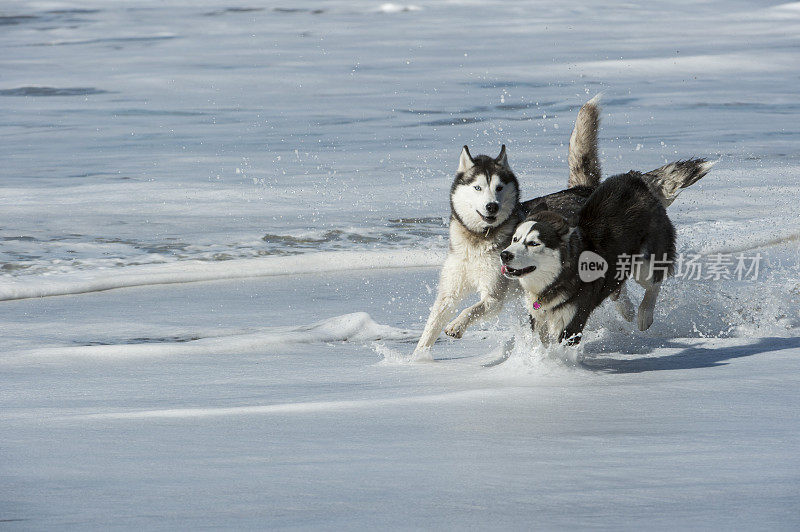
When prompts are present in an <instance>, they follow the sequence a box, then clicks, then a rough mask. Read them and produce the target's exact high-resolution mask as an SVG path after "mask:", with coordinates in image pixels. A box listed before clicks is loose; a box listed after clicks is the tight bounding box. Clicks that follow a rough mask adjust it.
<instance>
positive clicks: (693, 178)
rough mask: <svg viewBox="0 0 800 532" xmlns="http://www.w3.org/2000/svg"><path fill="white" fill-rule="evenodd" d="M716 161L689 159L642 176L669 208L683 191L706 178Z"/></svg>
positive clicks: (666, 165)
mask: <svg viewBox="0 0 800 532" xmlns="http://www.w3.org/2000/svg"><path fill="white" fill-rule="evenodd" d="M715 164H716V161H708V160H706V159H689V160H686V161H676V162H674V163H669V164H665V165H664V166H662V167H661V168H656V169H655V170H651V171H649V172H647V173H646V174H643V175H642V179H644V180H645V182H646V183H647V184H648V185H649V186H650V190H651V191H652V192H653V193H654V194H655V195H656V197H657V198H658V199H660V200H661V203H663V204H664V207H669V206H670V205H671V204H672V202H673V201H675V198H677V197H678V194H680V192H681V190H683V189H684V188H686V187H688V186H691V185H693V184H695V183H697V182H698V181H699V180H700V179H701V178H702V177H703V176H705V175H706V174H707V173H708V171H709V170H711V167H712V166H714V165H715Z"/></svg>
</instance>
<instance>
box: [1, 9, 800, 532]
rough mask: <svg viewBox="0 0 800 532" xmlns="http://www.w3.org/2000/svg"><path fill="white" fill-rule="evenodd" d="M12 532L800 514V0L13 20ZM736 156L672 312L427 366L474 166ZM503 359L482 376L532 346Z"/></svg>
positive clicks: (50, 13) (7, 275)
mask: <svg viewBox="0 0 800 532" xmlns="http://www.w3.org/2000/svg"><path fill="white" fill-rule="evenodd" d="M0 29H2V31H0V50H2V52H3V53H2V54H0V70H1V71H2V73H3V74H2V77H0V111H1V112H0V157H1V159H0V160H2V161H3V165H2V168H0V194H2V197H3V199H4V207H3V209H2V210H1V212H0V331H1V332H2V334H0V523H2V524H3V527H5V528H9V529H12V528H18V529H65V528H68V529H109V528H114V529H117V528H120V529H141V528H145V529H175V528H184V529H189V528H192V529H193V528H200V527H214V528H236V529H240V528H242V529H253V528H301V529H309V528H314V529H342V528H347V529H353V528H375V527H382V528H384V527H385V528H447V529H463V528H484V529H485V528H511V529H529V528H543V529H553V528H556V529H559V528H569V529H575V528H605V529H620V528H623V529H632V528H645V527H647V528H654V529H674V528H689V529H708V528H715V529H719V528H735V529H785V530H796V529H797V528H798V527H800V511H798V508H800V393H798V389H800V387H799V386H798V385H799V384H800V383H799V382H798V381H800V310H799V309H800V216H798V207H797V205H798V203H800V184H798V175H800V156H799V155H798V153H799V152H798V148H799V147H800V125H798V124H800V120H798V118H800V105H799V104H798V103H797V82H798V70H797V65H798V64H800V53H798V50H800V4H798V3H789V4H779V3H776V2H738V1H734V2H721V1H718V0H712V1H709V2H702V3H697V2H674V3H671V4H670V6H669V7H668V8H667V7H663V6H658V5H634V4H630V3H626V2H604V3H603V4H602V5H595V4H594V3H591V2H574V3H566V4H565V3H563V2H549V1H548V2H536V3H513V4H511V5H507V4H506V3H503V2H469V1H462V2H415V3H414V4H413V5H411V4H381V3H379V2H366V1H357V0H346V1H345V0H341V1H330V2H319V1H310V2H308V3H304V4H297V3H288V2H287V3H260V2H253V3H251V4H248V3H240V4H236V3H234V4H225V3H223V2H220V1H207V0H202V1H199V2H198V1H192V2H189V1H170V2H166V3H164V2H157V1H137V2H126V1H120V2H114V3H109V2H101V1H99V0H98V1H92V0H86V1H82V2H77V1H38V0H34V1H25V2H22V1H13V0H12V1H8V2H4V3H3V4H2V5H0ZM600 91H603V92H604V93H605V95H604V102H605V107H604V112H603V119H604V121H603V129H602V131H601V147H602V151H603V164H604V172H605V173H606V174H611V173H614V172H619V171H625V170H628V169H630V168H637V169H649V168H653V167H655V166H658V165H660V164H662V163H663V162H665V161H667V160H674V159H678V158H685V157H688V156H707V157H713V158H720V159H721V161H720V163H719V164H718V165H717V166H716V167H715V168H714V170H713V171H712V173H711V174H710V175H709V176H708V177H706V178H705V179H704V180H703V181H701V182H700V183H698V184H697V185H695V186H693V187H692V188H691V189H690V190H689V191H687V192H686V193H685V194H684V195H683V196H681V197H680V198H679V200H678V201H677V202H676V203H675V204H674V205H673V206H671V207H670V210H669V212H670V215H671V216H672V219H673V221H674V223H675V225H676V228H677V230H678V234H679V250H680V251H682V252H685V253H702V254H705V255H710V254H713V253H720V252H722V253H728V252H736V253H738V252H741V253H745V254H748V255H753V254H756V253H760V254H761V255H762V257H763V259H762V262H761V271H760V272H759V276H758V280H756V281H747V280H746V281H736V280H719V281H715V280H713V279H708V280H685V279H682V280H679V279H675V280H672V281H670V282H669V283H668V284H667V285H666V286H665V288H664V290H663V293H662V297H661V302H660V304H659V307H658V314H657V315H656V323H655V324H654V325H653V327H652V328H651V329H650V330H648V331H647V332H645V333H639V332H635V331H633V329H632V327H631V325H630V324H628V323H625V322H623V321H622V320H621V319H620V318H619V317H618V316H617V315H616V314H615V313H614V312H613V310H612V309H611V308H605V307H603V308H601V309H600V310H599V311H598V312H597V313H596V314H595V315H594V316H593V317H592V319H591V320H590V323H589V326H588V328H587V331H588V332H587V339H586V341H585V342H584V343H583V344H582V345H581V347H580V348H579V349H578V350H571V349H564V350H561V349H553V350H551V351H550V352H543V351H542V349H541V347H539V346H537V345H535V343H534V342H533V340H532V339H531V338H530V337H529V334H528V331H527V330H526V327H525V326H524V324H523V320H522V319H521V310H520V308H519V305H517V304H511V305H509V308H508V309H507V310H506V311H505V312H504V313H503V315H502V316H501V317H500V319H499V320H497V321H496V322H492V323H489V324H486V325H484V326H482V327H480V328H477V329H475V330H472V331H470V332H469V333H468V334H467V335H466V337H465V338H464V339H462V340H460V341H449V340H444V339H443V340H442V341H441V342H440V343H439V344H437V345H436V346H435V348H434V355H435V357H436V358H437V362H435V363H420V364H409V363H407V356H408V354H409V353H410V352H411V350H412V349H413V346H414V343H415V341H416V338H417V336H418V334H419V332H420V329H421V327H422V325H423V323H424V321H425V318H426V316H427V311H428V307H429V305H430V304H431V302H432V300H433V291H434V290H435V288H436V273H437V270H436V266H437V265H438V264H439V263H440V262H441V260H442V258H443V256H444V250H445V249H446V224H445V221H446V216H447V213H448V204H447V190H448V187H449V184H450V179H451V175H452V173H453V171H454V168H455V163H456V159H457V155H458V152H459V150H460V147H461V146H462V145H463V144H465V143H468V144H469V145H470V147H471V149H472V151H473V153H480V152H490V153H493V152H496V151H497V150H498V148H499V145H500V143H506V144H507V145H508V147H509V156H510V160H511V164H512V166H513V167H514V168H515V170H516V171H517V173H518V175H519V176H520V178H521V181H522V185H523V188H524V196H525V197H532V196H534V195H538V194H540V193H545V192H550V191H554V190H557V189H559V188H561V187H563V186H564V184H565V183H566V176H567V171H566V144H567V141H568V135H569V131H570V128H571V126H572V123H573V120H574V116H575V112H576V111H577V109H578V107H579V106H580V105H581V103H583V101H585V100H586V99H587V98H588V97H590V96H592V95H593V94H595V93H597V92H600ZM504 350H507V351H508V352H510V357H509V359H508V360H507V361H505V362H504V363H502V364H499V365H496V366H492V367H485V365H486V364H487V363H491V362H493V361H495V360H497V359H498V357H499V356H500V355H502V354H503V352H504Z"/></svg>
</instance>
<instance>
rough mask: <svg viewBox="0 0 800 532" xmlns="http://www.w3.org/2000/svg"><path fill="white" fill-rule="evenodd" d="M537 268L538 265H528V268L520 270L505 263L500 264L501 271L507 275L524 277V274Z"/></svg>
mask: <svg viewBox="0 0 800 532" xmlns="http://www.w3.org/2000/svg"><path fill="white" fill-rule="evenodd" d="M535 269H536V266H528V267H527V268H522V269H519V270H515V269H514V268H512V267H511V266H507V265H505V264H503V265H502V266H500V273H502V274H503V275H505V276H506V277H522V276H523V275H528V274H529V273H531V272H532V271H534V270H535Z"/></svg>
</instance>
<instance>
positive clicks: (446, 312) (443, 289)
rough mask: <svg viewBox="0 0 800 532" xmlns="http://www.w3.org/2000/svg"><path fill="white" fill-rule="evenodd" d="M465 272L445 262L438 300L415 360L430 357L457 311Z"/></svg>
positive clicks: (434, 305) (437, 295)
mask: <svg viewBox="0 0 800 532" xmlns="http://www.w3.org/2000/svg"><path fill="white" fill-rule="evenodd" d="M462 279H463V274H462V272H461V271H460V270H459V269H458V268H457V266H456V265H455V264H452V263H448V262H445V265H444V267H443V268H442V274H441V277H440V279H439V290H438V292H437V294H436V301H435V302H434V303H433V307H431V313H430V315H429V316H428V321H427V322H426V323H425V329H424V330H423V331H422V336H421V337H420V339H419V342H418V343H417V347H416V348H415V349H414V355H413V358H414V359H415V360H422V359H430V348H431V346H432V345H433V344H434V343H435V342H436V339H437V338H438V337H439V333H440V332H442V328H443V327H444V325H445V324H446V323H447V322H448V321H449V320H450V318H452V317H453V314H455V313H456V308H457V307H458V304H459V303H461V300H462V299H463V293H464V283H463V281H462Z"/></svg>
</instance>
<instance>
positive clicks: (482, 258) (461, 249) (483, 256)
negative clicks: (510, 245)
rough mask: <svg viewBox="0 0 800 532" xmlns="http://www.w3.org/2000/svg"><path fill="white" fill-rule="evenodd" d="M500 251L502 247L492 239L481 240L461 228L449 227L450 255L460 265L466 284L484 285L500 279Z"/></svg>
mask: <svg viewBox="0 0 800 532" xmlns="http://www.w3.org/2000/svg"><path fill="white" fill-rule="evenodd" d="M501 250H502V246H501V245H500V244H498V243H497V242H496V241H495V240H494V239H492V240H490V239H485V238H481V237H480V236H479V235H476V234H474V233H469V232H468V231H465V230H464V229H463V228H459V227H456V228H452V227H451V231H450V254H451V255H452V256H453V257H454V258H457V260H458V262H459V263H460V266H461V269H462V271H463V274H464V275H465V276H466V277H467V279H465V281H466V282H469V283H475V284H485V283H486V282H488V281H490V280H491V281H495V280H496V279H495V278H501V276H500V251H501ZM481 281H483V282H481ZM491 284H493V283H491Z"/></svg>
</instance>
